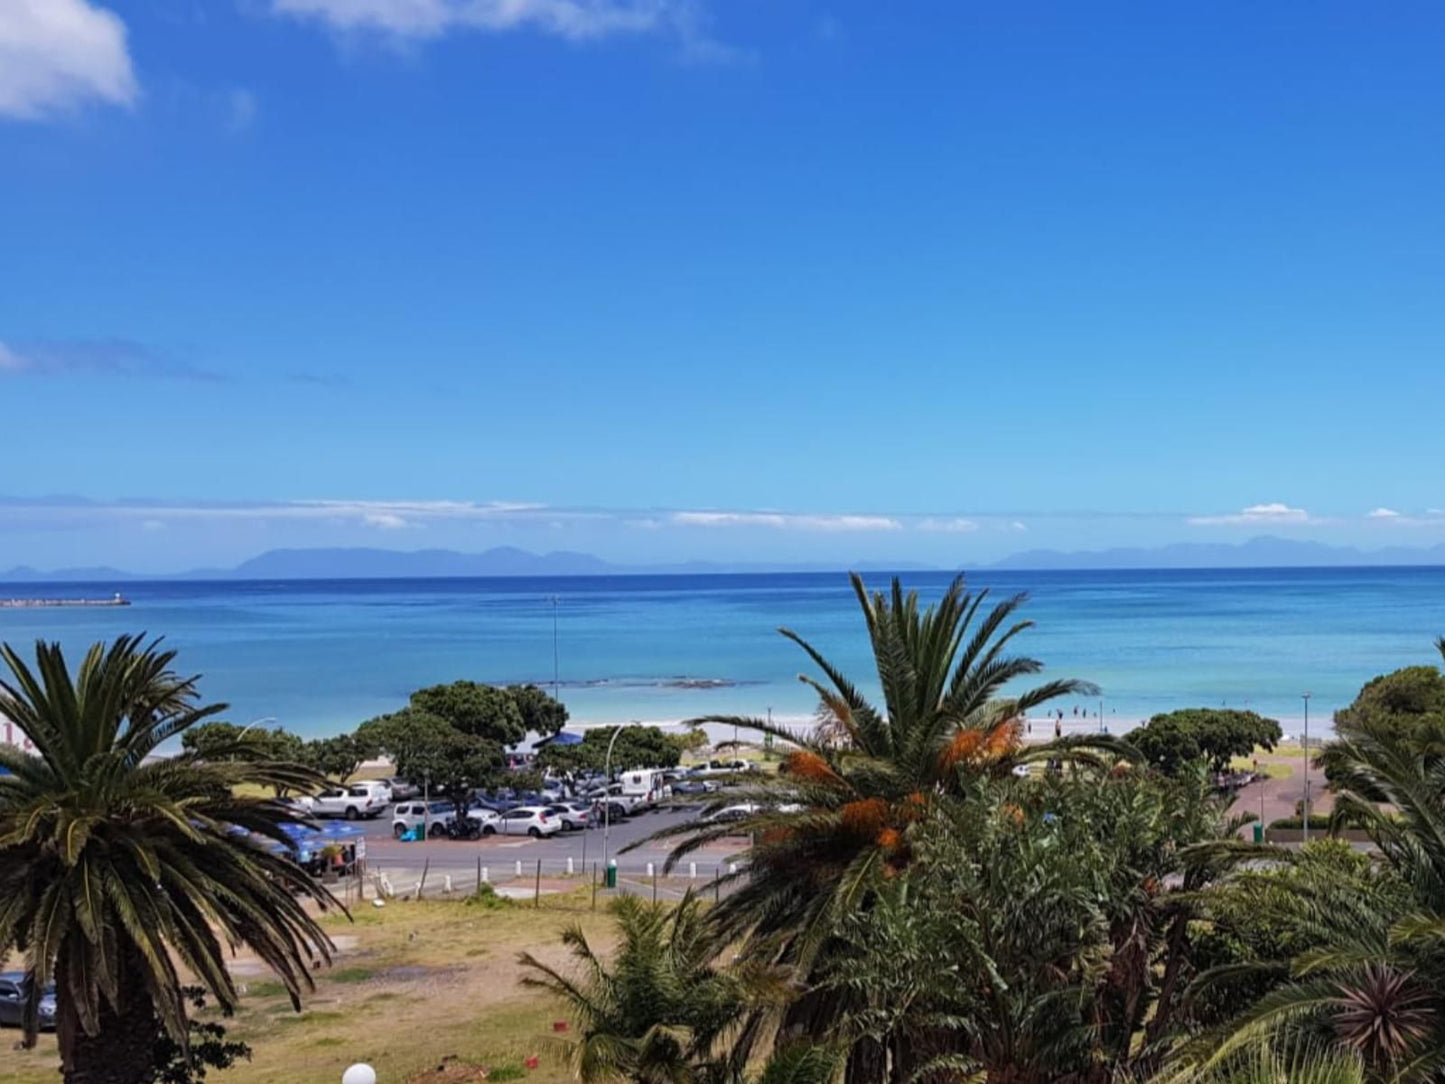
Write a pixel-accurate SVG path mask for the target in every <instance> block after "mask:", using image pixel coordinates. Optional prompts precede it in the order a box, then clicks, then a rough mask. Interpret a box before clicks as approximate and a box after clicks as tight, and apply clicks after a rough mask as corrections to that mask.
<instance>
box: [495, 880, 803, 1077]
mask: <svg viewBox="0 0 1445 1084" xmlns="http://www.w3.org/2000/svg"><path fill="white" fill-rule="evenodd" d="M612 913H613V915H614V917H615V918H616V920H617V925H618V929H619V933H620V934H621V943H620V945H619V947H618V949H617V952H616V953H615V955H614V956H613V958H612V960H611V962H610V964H609V963H608V962H605V961H604V960H603V959H602V958H601V957H600V956H599V955H598V954H597V953H596V951H594V950H593V948H592V946H591V945H590V944H588V941H587V937H586V935H585V934H584V933H583V932H582V930H581V929H580V927H577V926H573V927H570V928H569V929H567V930H564V931H563V934H562V942H563V944H565V945H567V946H568V947H569V948H570V949H571V950H572V957H573V961H574V968H573V973H572V974H564V973H563V972H562V971H560V970H558V969H557V968H554V967H551V966H549V965H547V964H544V963H542V962H541V961H539V960H538V959H537V958H536V957H534V956H533V955H532V954H531V953H527V952H524V953H522V954H521V955H520V956H519V960H520V962H521V964H522V966H523V967H524V968H525V969H526V970H527V974H525V975H524V976H523V978H522V983H523V984H524V985H526V986H533V987H537V988H540V989H543V990H546V991H548V992H549V993H551V994H553V995H555V996H556V997H557V998H558V999H559V1000H560V1001H562V1002H563V1003H564V1004H565V1005H566V1006H567V1007H568V1008H569V1009H570V1010H571V1011H572V1013H573V1014H574V1015H575V1016H576V1017H577V1020H578V1024H579V1028H578V1033H579V1037H578V1039H577V1040H576V1041H575V1042H568V1043H566V1044H565V1046H564V1050H565V1055H566V1060H567V1061H568V1063H569V1064H570V1065H571V1067H572V1069H573V1070H574V1072H576V1074H577V1077H578V1079H579V1080H581V1081H582V1082H583V1084H605V1082H608V1081H619V1080H626V1081H636V1082H638V1084H688V1082H696V1081H711V1082H721V1081H728V1080H738V1079H740V1078H741V1074H742V1071H743V1068H744V1065H743V1064H741V1063H739V1062H735V1061H733V1060H732V1059H731V1058H730V1056H729V1052H728V1050H727V1049H726V1047H725V1044H724V1043H723V1041H722V1040H723V1039H724V1037H725V1036H726V1035H727V1034H728V1033H729V1032H731V1031H732V1030H733V1029H734V1028H735V1026H736V1025H737V1023H738V1020H739V1017H740V1016H741V1015H742V1014H743V1013H744V1012H746V1011H747V1010H748V1009H749V1008H751V1007H752V1006H754V1005H755V1004H757V1003H758V1002H759V1000H760V999H762V1000H768V999H778V998H780V997H782V996H783V995H784V994H785V992H786V987H785V985H784V983H783V982H782V980H781V979H780V978H779V977H778V975H777V974H776V973H775V972H773V971H772V970H771V969H769V968H767V967H759V966H755V965H748V964H735V965H733V966H731V967H724V966H722V965H721V964H720V963H719V960H718V957H719V954H720V952H721V950H722V948H723V945H722V943H721V942H720V941H719V940H718V937H717V934H716V932H715V931H714V930H713V929H712V928H711V927H710V926H709V925H708V924H707V923H706V922H705V921H704V915H703V911H702V909H701V906H700V904H699V901H698V899H697V897H695V896H693V895H691V894H690V893H689V894H688V895H687V896H685V897H684V898H683V899H682V901H681V902H679V903H678V904H677V905H676V906H675V907H672V906H668V905H666V904H649V903H646V902H644V901H643V900H641V899H639V898H637V897H635V896H622V897H620V898H619V899H617V900H616V901H614V902H613V904H612ZM790 1064H791V1063H790ZM794 1068H798V1067H797V1066H794ZM782 1071H783V1066H782V1065H781V1064H780V1065H779V1066H778V1067H777V1069H776V1073H777V1074H781V1073H782ZM799 1072H802V1070H801V1069H800V1070H799ZM805 1079H806V1074H804V1075H803V1076H802V1077H800V1079H799V1084H804V1081H805ZM780 1084H782V1080H781V1079H780ZM819 1084H821V1082H819Z"/></svg>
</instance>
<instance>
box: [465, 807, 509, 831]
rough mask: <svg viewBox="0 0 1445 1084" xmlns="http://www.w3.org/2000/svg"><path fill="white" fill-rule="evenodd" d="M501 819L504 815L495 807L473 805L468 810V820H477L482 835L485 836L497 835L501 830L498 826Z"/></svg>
mask: <svg viewBox="0 0 1445 1084" xmlns="http://www.w3.org/2000/svg"><path fill="white" fill-rule="evenodd" d="M501 819H502V815H501V814H500V813H498V812H497V811H496V810H495V809H477V808H475V807H473V808H471V809H468V810H467V820H470V821H476V822H477V826H478V827H479V828H481V830H482V835H484V836H494V835H496V834H497V833H498V832H499V831H500V830H501V829H500V828H499V827H498V825H499V824H500V822H501Z"/></svg>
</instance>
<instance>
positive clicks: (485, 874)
mask: <svg viewBox="0 0 1445 1084" xmlns="http://www.w3.org/2000/svg"><path fill="white" fill-rule="evenodd" d="M491 879H492V871H491V870H489V869H488V868H487V867H486V866H483V867H482V884H487V883H488V882H489V881H491Z"/></svg>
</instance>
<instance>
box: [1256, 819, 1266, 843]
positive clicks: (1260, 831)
mask: <svg viewBox="0 0 1445 1084" xmlns="http://www.w3.org/2000/svg"><path fill="white" fill-rule="evenodd" d="M1254 841H1255V842H1256V843H1263V842H1264V825H1263V824H1261V823H1260V822H1259V821H1255V822H1254Z"/></svg>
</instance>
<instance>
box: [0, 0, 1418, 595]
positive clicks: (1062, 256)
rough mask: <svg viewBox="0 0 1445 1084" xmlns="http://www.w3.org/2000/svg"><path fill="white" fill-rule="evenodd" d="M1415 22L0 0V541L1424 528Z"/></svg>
mask: <svg viewBox="0 0 1445 1084" xmlns="http://www.w3.org/2000/svg"><path fill="white" fill-rule="evenodd" d="M1442 41H1445V6H1442V5H1440V4H1439V3H1436V2H1409V0H1404V2H1399V3H1393V4H1389V5H1366V4H1362V3H1359V2H1350V3H1344V2H1333V0H1311V2H1289V0H1280V2H1271V3H1267V4H1260V3H1258V2H1228V0H1220V2H1215V3H1210V4H1191V5H1183V4H1158V3H1149V2H1144V0H1138V2H1133V3H1110V2H1097V3H1089V4H1080V3H1076V2H1072V0H1059V2H1052V3H1049V2H1010V3H1004V2H1000V0H992V2H975V0H950V2H947V3H943V2H937V3H934V2H919V3H914V4H878V3H876V2H875V3H848V2H828V3H821V2H817V3H815V2H808V0H636V2H633V0H509V2H507V3H503V2H502V0H205V2H199V0H197V2H194V3H189V4H188V3H184V2H161V0H147V2H141V0H135V2H127V3H123V2H120V0H6V2H5V3H0V43H3V44H0V165H3V168H0V254H3V258H0V402H3V403H4V405H5V406H6V408H7V409H6V410H5V415H4V416H5V423H4V428H3V430H0V433H3V435H0V448H3V449H4V452H5V461H6V462H7V463H8V464H9V465H10V466H11V468H12V469H11V470H10V471H8V472H7V474H6V477H5V479H4V480H3V482H0V567H3V566H5V565H8V564H13V563H20V562H25V563H29V564H35V565H39V566H41V567H55V566H59V565H68V564H75V563H100V562H104V563H111V564H119V565H122V566H125V567H131V568H137V569H143V570H151V571H154V570H162V569H167V568H180V567H189V566H193V565H207V564H216V563H228V562H231V561H236V560H240V559H242V558H244V557H246V556H249V555H250V554H252V553H254V552H256V551H258V550H261V549H265V548H268V547H270V546H277V545H336V544H355V545H382V546H389V547H397V548H420V547H427V546H450V547H454V548H460V549H481V548H485V547H487V546H490V545H497V544H511V545H520V546H524V547H526V548H529V549H556V548H570V549H584V550H592V551H594V552H598V553H601V554H603V555H605V556H608V557H611V558H613V559H616V560H629V559H635V560H638V561H652V560H662V559H674V558H691V557H704V558H730V559H761V560H772V559H778V560H784V559H787V560H792V559H819V558H837V559H838V560H840V561H845V562H846V561H850V560H861V559H888V558H898V559H909V560H923V561H930V562H934V563H942V564H968V563H969V562H974V561H983V560H989V559H992V558H994V557H998V556H1001V555H1003V554H1006V553H1008V552H1011V551H1014V550H1017V549H1021V548H1031V547H1034V546H1050V547H1058V548H1093V547H1098V546H1108V545H1117V544H1126V543H1129V544H1133V543H1141V544H1157V543H1161V542H1168V541H1181V540H1213V541H1217V540H1233V539H1243V538H1247V537H1250V536H1253V535H1257V534H1263V533H1269V534H1282V535H1289V536H1293V537H1306V538H1316V539H1321V540H1325V541H1335V542H1342V543H1350V544H1355V545H1362V546H1385V545H1396V544H1403V545H1421V544H1427V543H1429V544H1433V543H1435V542H1439V541H1442V540H1445V511H1441V510H1442V509H1445V486H1442V481H1441V480H1442V478H1445V473H1442V471H1441V469H1440V465H1439V464H1440V452H1441V441H1442V438H1441V425H1440V404H1441V392H1442V390H1445V387H1442V385H1445V376H1442V373H1445V367H1442V364H1441V361H1442V348H1445V306H1442V297H1445V201H1442V200H1441V198H1440V193H1441V192H1445V65H1442V64H1441V63H1440V46H1441V42H1442ZM1371 513H1376V514H1374V515H1371ZM1387 513H1393V514H1387Z"/></svg>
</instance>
